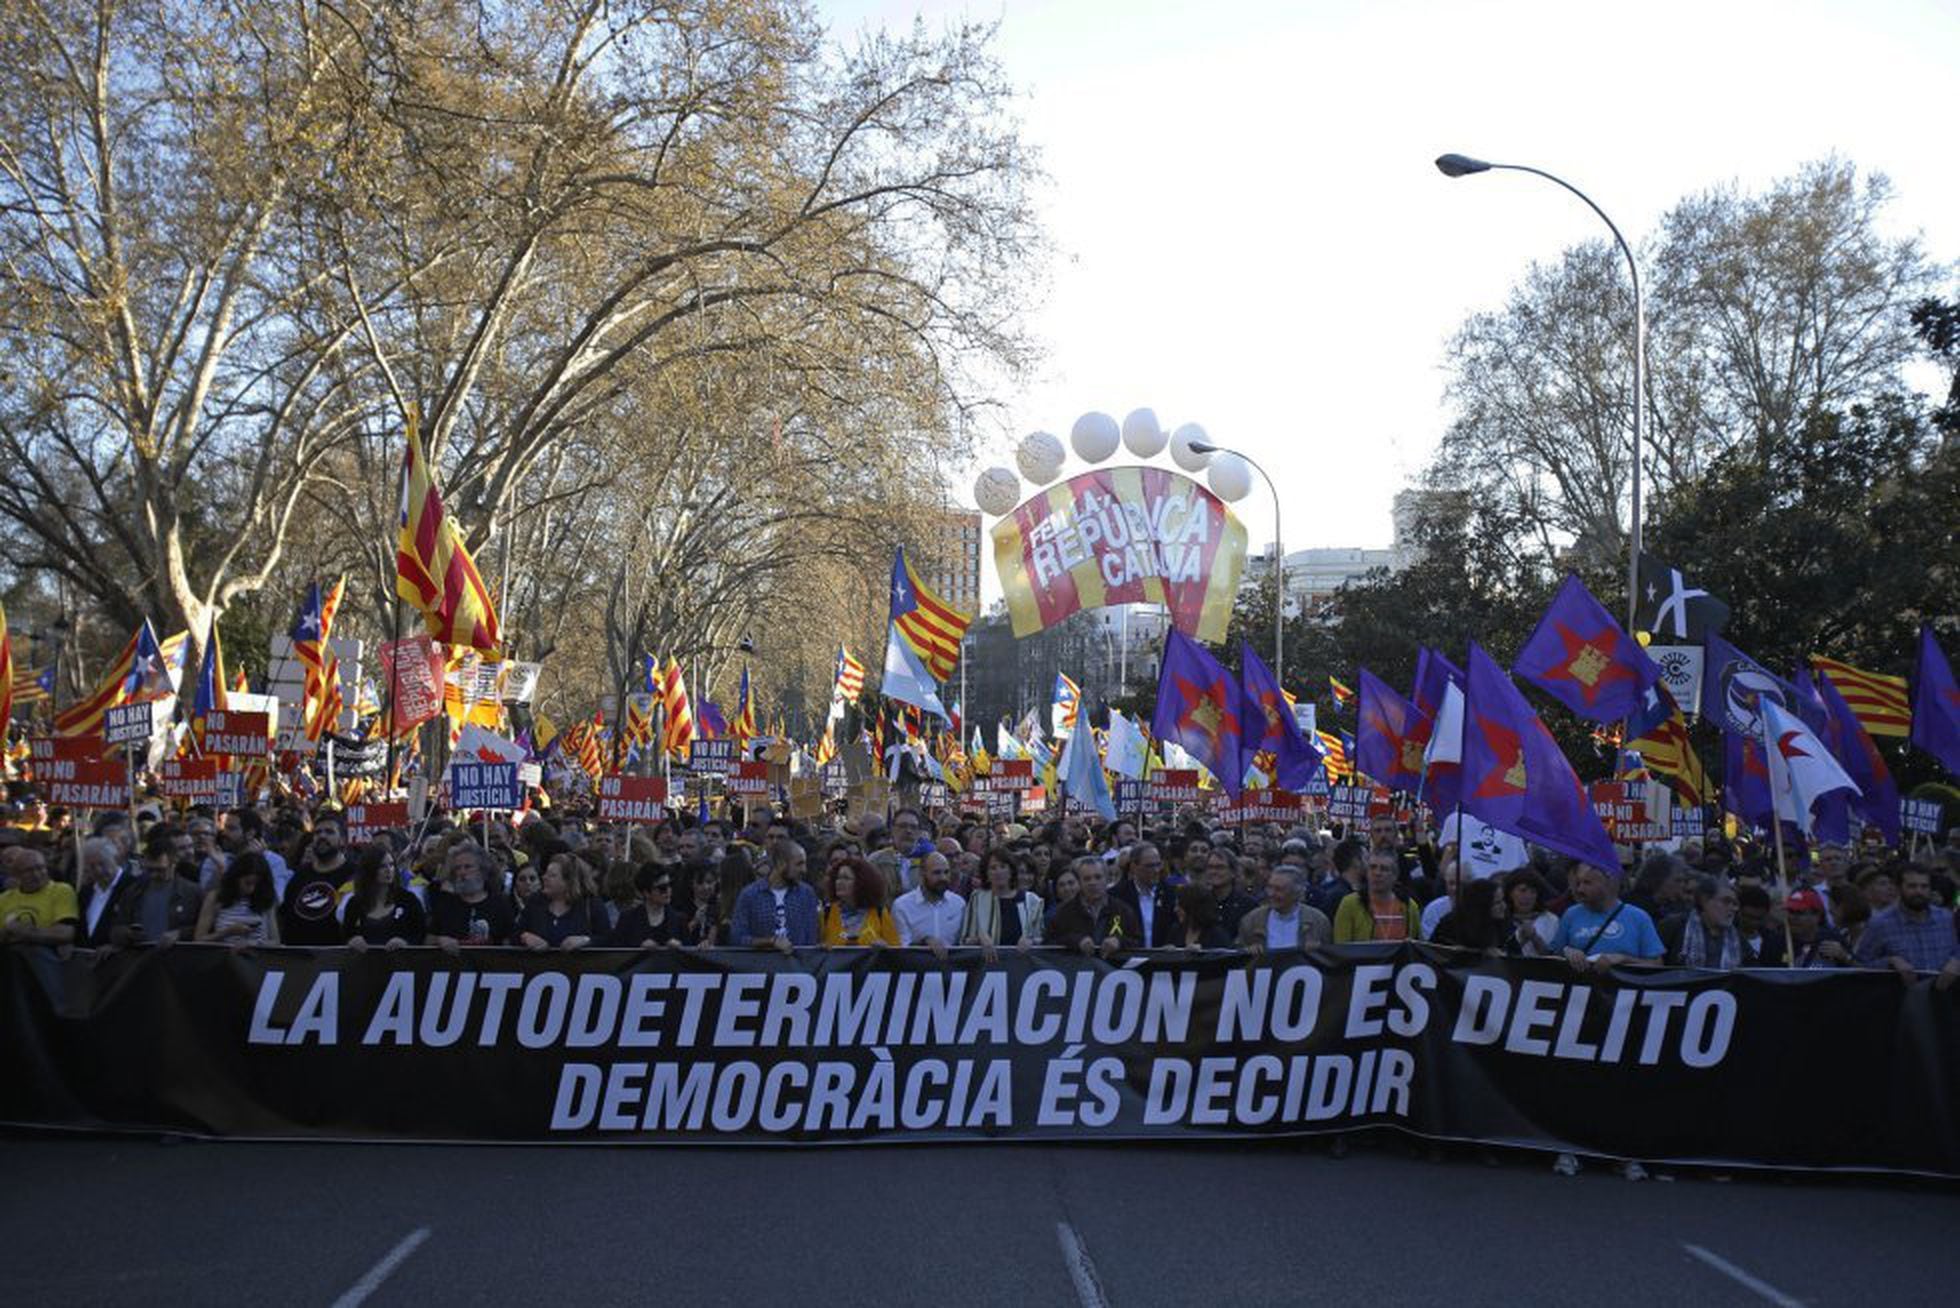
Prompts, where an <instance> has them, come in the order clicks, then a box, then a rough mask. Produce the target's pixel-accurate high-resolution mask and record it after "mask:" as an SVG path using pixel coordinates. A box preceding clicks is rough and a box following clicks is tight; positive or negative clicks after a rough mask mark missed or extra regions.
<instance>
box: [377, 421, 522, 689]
mask: <svg viewBox="0 0 1960 1308" xmlns="http://www.w3.org/2000/svg"><path fill="white" fill-rule="evenodd" d="M395 593H396V594H397V595H399V596H401V597H402V598H403V599H405V600H407V601H408V602H409V603H410V604H413V605H414V606H415V607H416V609H417V610H418V611H419V612H420V613H421V614H422V620H423V622H424V623H425V624H426V625H427V626H428V629H429V634H430V635H431V636H433V637H435V638H436V639H437V640H439V641H442V642H443V643H444V644H446V645H462V646H466V647H467V648H470V649H474V650H478V651H480V652H482V653H484V654H496V653H497V651H498V648H499V646H500V645H501V643H502V640H503V636H502V633H501V632H500V631H499V630H498V626H497V609H496V606H495V605H494V604H492V603H491V602H490V592H489V590H488V589H487V588H485V586H484V584H483V578H482V577H481V576H479V575H478V574H477V570H476V564H475V563H474V562H473V561H472V560H471V559H470V552H469V550H468V549H466V548H465V547H464V545H463V533H462V532H461V531H459V530H458V529H457V527H456V521H455V519H453V518H451V517H450V516H449V514H448V513H447V512H446V511H445V510H444V508H443V504H442V491H441V489H440V488H439V487H438V486H437V485H436V481H435V476H434V473H433V472H432V471H431V470H430V468H429V464H428V460H427V458H426V457H425V456H424V454H423V451H422V438H421V435H420V433H418V432H417V431H416V427H415V418H414V415H413V414H411V415H410V417H409V423H408V449H407V451H406V452H405V453H404V454H403V456H402V499H401V530H400V535H399V537H398V539H397V542H396V546H395Z"/></svg>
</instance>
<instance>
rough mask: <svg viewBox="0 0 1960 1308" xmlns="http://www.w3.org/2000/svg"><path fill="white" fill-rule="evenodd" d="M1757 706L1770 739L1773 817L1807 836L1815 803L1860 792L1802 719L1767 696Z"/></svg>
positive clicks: (1770, 781)
mask: <svg viewBox="0 0 1960 1308" xmlns="http://www.w3.org/2000/svg"><path fill="white" fill-rule="evenodd" d="M1758 702H1759V703H1760V704H1761V706H1762V710H1763V726H1764V728H1765V730H1766V731H1767V734H1768V735H1769V739H1770V745H1769V749H1768V753H1769V789H1770V793H1771V794H1772V795H1774V796H1775V797H1776V815H1777V816H1778V817H1780V818H1785V819H1788V820H1789V821H1791V822H1794V823H1796V824H1797V825H1798V826H1799V827H1801V828H1803V833H1804V834H1805V835H1809V834H1810V825H1811V809H1812V808H1813V807H1814V806H1815V805H1816V803H1817V801H1818V800H1820V799H1822V798H1823V797H1824V796H1826V795H1829V794H1833V793H1835V792H1837V791H1840V790H1848V791H1850V792H1851V793H1852V794H1854V795H1861V794H1863V793H1864V792H1863V791H1861V790H1859V789H1858V783H1857V782H1855V781H1853V780H1852V779H1851V777H1850V775H1849V774H1847V773H1846V772H1845V770H1844V769H1843V768H1842V767H1840V766H1838V761H1837V760H1836V759H1834V758H1832V757H1831V751H1830V750H1828V749H1826V748H1825V747H1824V742H1823V741H1821V740H1819V739H1818V738H1817V733H1816V732H1814V731H1812V730H1811V729H1810V728H1809V727H1807V726H1805V725H1804V722H1803V719H1802V718H1799V717H1797V716H1796V715H1795V714H1794V713H1787V712H1785V711H1784V710H1783V709H1781V708H1779V707H1778V706H1777V703H1776V701H1775V700H1773V699H1771V698H1770V697H1769V696H1767V695H1764V696H1762V697H1761V699H1760V700H1759V701H1758Z"/></svg>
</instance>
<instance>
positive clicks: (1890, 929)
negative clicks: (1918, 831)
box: [1858, 867, 1960, 990]
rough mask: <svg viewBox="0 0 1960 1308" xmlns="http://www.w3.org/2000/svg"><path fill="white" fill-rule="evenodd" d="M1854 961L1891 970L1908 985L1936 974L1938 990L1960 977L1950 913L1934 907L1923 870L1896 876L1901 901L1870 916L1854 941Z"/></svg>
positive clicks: (1930, 880) (1930, 885)
mask: <svg viewBox="0 0 1960 1308" xmlns="http://www.w3.org/2000/svg"><path fill="white" fill-rule="evenodd" d="M1858 961H1859V962H1861V963H1864V964H1866V965H1867V966H1871V967H1879V966H1889V967H1892V968H1893V969H1895V970H1896V971H1897V972H1898V973H1899V974H1900V975H1901V976H1902V977H1904V978H1905V979H1906V980H1907V981H1908V982H1910V981H1912V980H1914V979H1916V976H1917V974H1918V973H1920V972H1937V973H1939V974H1940V975H1939V981H1938V982H1937V984H1938V986H1939V988H1940V989H1942V990H1944V989H1946V988H1947V987H1948V986H1950V985H1952V984H1953V982H1954V980H1955V978H1960V941H1957V940H1956V939H1955V937H1954V933H1953V911H1952V910H1951V909H1946V908H1941V907H1940V906H1939V905H1937V904H1935V903H1934V902H1933V877H1932V874H1931V873H1930V872H1928V871H1927V870H1926V869H1925V868H1923V867H1908V868H1905V869H1904V870H1902V871H1901V872H1900V873H1899V902H1898V903H1897V904H1895V905H1893V906H1892V907H1891V908H1888V909H1886V910H1885V911H1884V912H1883V913H1878V914H1875V915H1874V916H1873V917H1872V920H1871V924H1870V925H1869V926H1867V927H1866V928H1865V934H1864V935H1863V936H1861V937H1859V939H1858Z"/></svg>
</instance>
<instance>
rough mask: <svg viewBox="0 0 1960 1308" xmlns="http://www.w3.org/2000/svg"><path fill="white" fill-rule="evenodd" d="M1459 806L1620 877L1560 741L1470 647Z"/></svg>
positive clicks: (1493, 666) (1494, 667)
mask: <svg viewBox="0 0 1960 1308" xmlns="http://www.w3.org/2000/svg"><path fill="white" fill-rule="evenodd" d="M1467 679H1468V681H1469V687H1468V689H1467V690H1466V691H1465V693H1464V730H1463V784H1462V788H1461V792H1460V794H1459V797H1458V799H1457V803H1458V804H1459V805H1460V806H1461V807H1462V809H1463V811H1464V812H1465V813H1468V814H1469V815H1470V816H1472V817H1476V818H1481V819H1483V820H1484V821H1485V822H1487V823H1489V824H1490V825H1491V826H1493V827H1496V828H1497V829H1498V830H1499V831H1508V832H1510V833H1511V834H1512V835H1514V836H1517V837H1518V838H1519V839H1521V840H1528V841H1530V842H1532V843H1534V844H1539V845H1543V846H1545V847H1546V848H1547V849H1555V850H1557V851H1558V852H1559V853H1561V854H1568V855H1570V856H1571V857H1573V858H1576V859H1578V860H1579V861H1580V862H1582V863H1586V864H1588V865H1590V866H1592V867H1596V868H1599V869H1600V870H1601V871H1603V872H1607V873H1610V874H1612V875H1614V876H1617V875H1619V871H1620V858H1619V855H1618V853H1616V852H1615V851H1614V849H1613V842H1612V841H1611V840H1610V839H1608V838H1607V835H1606V828H1605V827H1603V826H1601V825H1600V821H1599V814H1598V813H1596V812H1594V811H1593V806H1592V801H1591V800H1590V799H1588V798H1587V796H1586V791H1585V788H1584V787H1583V786H1581V785H1580V784H1579V778H1578V776H1577V774H1575V773H1574V772H1573V771H1572V765H1571V764H1570V763H1568V762H1566V761H1565V755H1564V754H1562V753H1560V752H1559V747H1558V742H1557V741H1555V740H1553V739H1552V734H1551V732H1549V731H1547V730H1545V724H1544V723H1542V722H1540V721H1539V720H1538V715H1537V714H1536V713H1534V712H1532V709H1531V705H1529V704H1527V703H1526V702H1525V698H1524V695H1523V694H1522V693H1520V692H1519V690H1518V688H1517V687H1516V686H1514V685H1512V684H1511V679H1510V678H1509V677H1507V676H1505V675H1504V669H1502V668H1500V667H1498V666H1497V664H1496V663H1495V662H1493V661H1492V660H1491V657H1490V655H1488V654H1486V653H1484V651H1483V650H1482V649H1481V648H1480V647H1479V646H1477V645H1476V644H1475V643H1472V644H1471V646H1470V670H1469V676H1468V678H1467Z"/></svg>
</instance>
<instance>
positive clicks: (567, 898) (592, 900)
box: [517, 853, 611, 949]
mask: <svg viewBox="0 0 1960 1308" xmlns="http://www.w3.org/2000/svg"><path fill="white" fill-rule="evenodd" d="M610 930H611V925H610V923H609V921H608V919H607V918H606V916H605V908H604V906H603V905H601V904H600V903H599V900H598V898H597V896H596V895H595V894H594V878H593V875H592V869H591V868H590V867H588V866H586V864H585V861H584V860H583V859H581V858H579V856H578V855H576V854H570V853H563V854H555V855H553V856H552V858H551V860H550V861H549V862H547V863H546V864H545V865H544V872H543V873H542V874H541V875H540V876H539V878H538V893H537V894H535V895H533V896H531V898H530V901H529V902H527V903H526V904H525V905H524V916H523V918H522V919H520V920H519V922H518V924H517V942H518V943H519V944H521V945H523V946H524V947H525V948H526V949H583V948H585V947H586V946H587V945H590V944H591V943H592V942H593V941H594V940H597V939H599V938H601V937H603V936H604V935H605V934H606V933H607V932H608V931H610Z"/></svg>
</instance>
